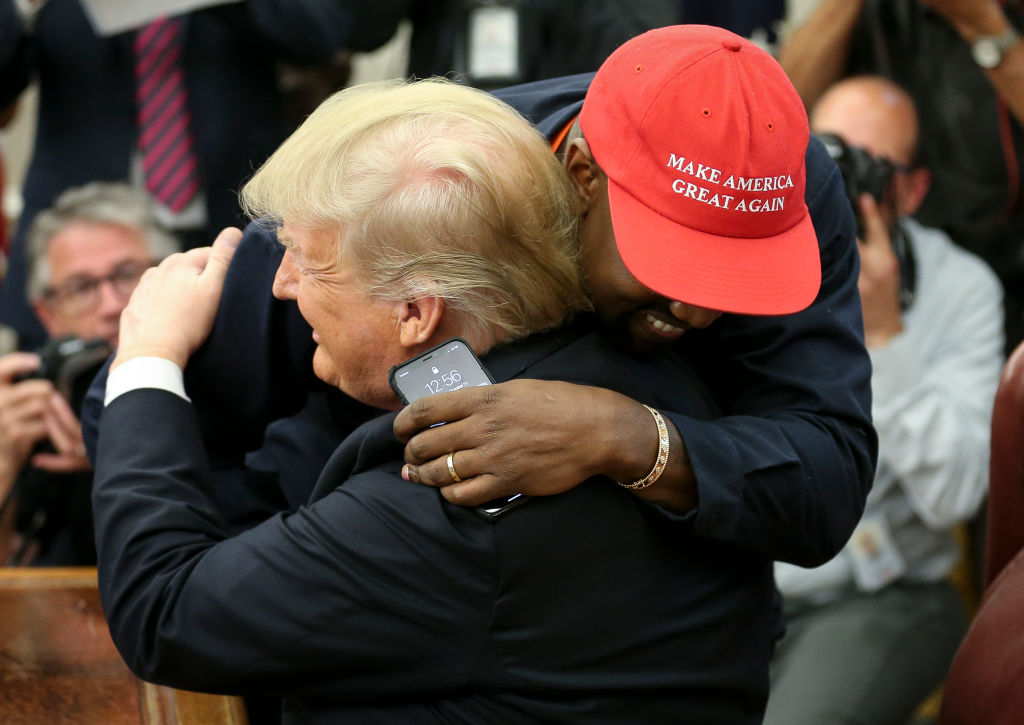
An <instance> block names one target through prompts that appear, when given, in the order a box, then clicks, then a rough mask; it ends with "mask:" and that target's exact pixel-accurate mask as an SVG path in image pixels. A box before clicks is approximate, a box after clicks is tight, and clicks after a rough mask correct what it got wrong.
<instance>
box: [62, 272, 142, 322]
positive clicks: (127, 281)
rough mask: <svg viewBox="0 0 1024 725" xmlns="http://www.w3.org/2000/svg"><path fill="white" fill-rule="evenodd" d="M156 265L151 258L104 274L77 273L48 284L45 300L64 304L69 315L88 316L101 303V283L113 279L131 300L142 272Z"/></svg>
mask: <svg viewBox="0 0 1024 725" xmlns="http://www.w3.org/2000/svg"><path fill="white" fill-rule="evenodd" d="M154 264H155V263H154V262H151V261H131V262H122V263H121V264H119V265H117V266H116V267H114V269H113V270H111V271H110V272H109V273H108V274H106V275H104V276H102V277H93V276H91V275H87V274H76V275H75V276H73V277H70V278H68V279H67V280H66V281H64V282H61V283H60V284H59V285H56V286H53V287H47V288H46V289H45V290H44V291H43V299H44V300H46V301H48V302H50V303H51V304H53V305H55V306H58V307H61V308H62V309H63V311H64V312H65V313H66V314H68V315H85V314H88V313H90V312H92V311H93V310H95V309H96V307H97V306H98V305H99V303H100V286H101V285H102V284H103V283H104V282H109V283H110V285H111V287H113V288H114V292H116V293H117V294H118V296H119V297H121V298H123V299H127V298H128V297H130V296H131V293H132V291H133V290H134V289H135V285H137V284H138V283H139V279H140V278H141V277H142V275H143V274H145V272H146V270H147V269H149V268H150V267H152V266H153V265H154Z"/></svg>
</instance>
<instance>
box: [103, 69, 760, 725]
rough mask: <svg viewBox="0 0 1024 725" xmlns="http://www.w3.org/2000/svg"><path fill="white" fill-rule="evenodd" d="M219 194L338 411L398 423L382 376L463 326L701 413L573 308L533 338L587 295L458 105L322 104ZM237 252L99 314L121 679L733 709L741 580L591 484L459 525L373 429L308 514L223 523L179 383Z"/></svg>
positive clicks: (453, 95)
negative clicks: (312, 345) (255, 226)
mask: <svg viewBox="0 0 1024 725" xmlns="http://www.w3.org/2000/svg"><path fill="white" fill-rule="evenodd" d="M243 197H244V199H245V202H246V205H247V206H248V208H249V209H250V210H251V211H252V212H254V213H258V214H260V215H262V216H263V218H266V219H269V220H271V221H272V222H273V223H275V224H279V225H280V228H279V232H278V233H279V236H280V238H281V241H282V243H283V244H284V246H285V249H286V252H285V254H284V258H283V259H282V261H281V264H280V266H279V267H278V269H277V273H276V277H275V281H274V294H275V296H277V297H279V298H281V299H288V300H295V301H296V302H297V304H298V308H299V310H300V311H301V313H302V315H303V317H304V318H305V319H306V320H307V321H308V322H309V324H310V326H311V327H312V336H313V340H314V341H315V342H316V344H317V347H316V351H315V354H314V357H313V367H314V370H315V372H316V374H317V376H318V377H319V378H320V379H322V380H324V381H326V382H328V383H330V384H331V385H333V386H336V387H338V388H340V389H342V390H343V391H344V392H346V393H348V394H349V395H352V396H354V397H355V398H357V399H358V400H360V401H362V402H365V403H369V404H371V405H374V406H378V407H384V408H391V409H394V408H397V407H398V405H399V403H398V400H397V399H396V398H395V396H394V394H393V393H392V391H391V390H390V389H389V388H388V385H387V383H386V382H385V381H386V378H387V371H388V369H389V367H390V366H392V365H394V364H396V363H399V362H401V361H402V360H404V359H405V358H407V357H409V356H410V355H414V354H416V353H419V352H421V351H423V350H426V349H429V348H430V347H432V346H434V345H436V344H437V343H439V342H441V341H444V340H445V339H447V338H449V337H451V336H453V335H461V336H464V337H465V338H466V339H468V340H469V342H470V343H471V345H472V346H473V347H474V348H475V349H476V351H477V352H479V353H487V354H486V356H485V358H484V362H485V364H486V365H487V367H488V369H489V370H490V372H491V374H492V375H493V376H494V378H495V379H496V380H499V381H500V380H507V379H509V378H510V377H515V376H518V375H528V376H531V377H539V378H555V379H568V380H573V381H575V382H578V383H588V382H595V381H596V380H598V379H600V380H601V381H602V383H603V384H611V385H612V386H613V387H614V388H615V389H617V390H620V391H621V392H623V393H625V394H627V395H630V396H633V397H635V398H637V399H638V400H641V401H643V402H644V403H645V404H648V405H651V406H661V405H665V404H668V403H669V402H671V404H672V405H673V406H676V408H677V409H678V407H679V406H680V405H682V406H683V407H684V408H685V409H687V410H688V412H690V414H691V415H694V416H696V417H708V416H711V415H714V414H715V408H714V405H713V403H711V402H710V399H709V398H707V396H706V393H705V391H704V390H703V388H702V386H701V385H700V384H699V383H697V382H696V381H695V379H694V378H693V375H692V373H691V372H690V371H689V369H688V368H687V367H686V366H685V364H684V363H682V362H681V361H680V360H679V359H677V358H670V357H668V356H662V357H658V358H654V359H650V360H637V359H634V358H631V357H629V356H627V355H625V354H624V353H622V352H619V351H618V350H617V349H616V348H615V347H614V346H613V345H611V344H610V343H608V342H607V341H606V340H605V339H604V338H603V337H602V336H600V335H599V334H597V333H596V332H595V331H594V328H595V323H594V320H593V319H592V318H591V317H590V316H588V315H583V316H581V317H578V318H577V319H576V320H574V321H572V322H570V323H569V324H568V325H564V326H562V327H561V328H559V329H556V330H553V331H552V330H551V329H550V328H553V327H555V326H557V325H560V324H562V323H564V322H565V321H566V320H568V319H569V318H570V317H572V316H573V314H574V313H576V312H579V311H580V310H581V309H583V308H586V307H587V306H588V302H587V300H586V298H585V296H584V295H583V293H582V290H581V287H580V284H579V276H578V272H577V269H576V266H575V242H576V239H575V235H576V229H575V221H574V219H575V214H574V213H573V206H572V195H571V187H570V185H569V183H568V180H567V179H566V177H565V175H564V174H563V172H562V171H561V170H560V168H559V166H558V162H557V161H556V159H555V157H554V156H552V155H551V154H550V151H548V149H547V148H546V146H545V144H544V142H543V140H542V138H541V137H540V136H539V135H538V134H537V133H536V132H535V131H533V130H532V129H530V127H529V126H528V124H526V122H525V121H524V120H523V119H522V118H520V117H518V116H517V115H516V114H515V113H514V112H513V111H511V109H508V108H507V107H506V106H504V105H503V104H501V103H500V102H498V101H496V100H494V99H492V98H489V97H487V96H485V95H483V94H482V93H481V92H480V91H475V90H472V89H468V88H464V87H459V86H455V85H452V84H449V83H444V82H424V83H417V84H412V85H397V86H396V85H389V84H386V85H383V86H373V87H369V88H360V89H355V90H351V91H347V92H343V93H342V94H340V95H338V96H336V97H334V98H332V99H331V100H329V101H328V102H326V103H325V104H324V105H323V106H322V107H321V108H320V109H319V110H318V111H317V112H316V113H314V114H313V115H312V116H311V117H310V118H309V119H308V120H307V122H306V123H305V124H304V125H303V126H302V127H301V128H300V129H299V130H298V131H297V132H296V133H295V134H294V135H293V136H292V137H291V138H290V139H289V140H288V141H286V142H285V144H284V145H283V146H282V147H281V148H280V149H279V150H278V152H277V153H275V154H274V156H272V157H271V159H270V160H269V161H268V162H267V164H266V165H265V166H264V167H263V168H262V169H261V170H260V171H259V172H258V173H257V174H256V176H255V177H254V178H253V179H252V181H251V182H250V183H249V184H248V185H247V186H246V187H245V190H244V192H243ZM238 240H239V232H238V231H237V230H227V231H225V232H224V233H222V235H221V236H220V237H219V238H218V240H217V241H216V242H215V244H214V246H213V247H212V249H204V250H194V251H192V252H189V253H187V254H185V255H178V256H176V257H173V258H171V259H170V260H168V261H167V262H166V263H164V264H162V265H161V266H160V267H159V268H157V270H155V271H154V272H153V273H151V274H150V275H148V276H147V278H146V279H145V280H144V281H143V284H142V285H141V286H140V288H139V289H138V291H137V293H136V294H135V295H134V296H133V298H132V301H131V303H130V304H129V306H128V308H127V309H126V311H125V313H124V315H123V317H122V327H121V345H120V348H119V350H118V353H117V356H116V358H115V361H114V364H113V366H112V371H111V374H110V378H109V381H108V385H107V398H108V403H107V407H106V410H105V412H104V415H103V419H102V421H101V430H100V444H99V454H98V456H99V457H98V463H97V471H98V476H97V483H96V487H95V494H94V503H95V509H96V516H97V542H98V548H99V556H100V564H99V572H100V588H101V595H102V597H103V604H104V611H105V613H106V614H107V617H108V620H109V622H110V626H111V632H112V634H113V636H114V640H115V642H116V644H117V646H118V648H119V650H120V651H121V653H122V655H123V656H124V657H125V659H126V661H127V662H128V663H129V665H130V666H131V667H132V669H133V670H134V671H135V672H136V673H138V674H139V675H141V676H143V677H145V678H147V679H151V680H154V681H157V682H162V683H167V684H172V685H176V686H179V687H184V688H190V689H201V690H211V691H220V692H235V693H251V692H255V691H259V692H261V693H264V694H280V695H282V696H284V697H285V698H286V702H285V713H286V719H287V720H288V721H289V722H298V721H302V722H324V723H327V722H341V721H360V722H365V721H370V720H374V721H386V722H410V723H424V722H435V721H437V722H440V721H444V722H451V721H461V722H503V723H512V722H537V721H543V722H556V721H562V722H587V723H599V722H622V721H624V720H628V721H629V722H638V723H639V722H652V723H661V722H670V721H675V720H680V719H682V720H686V721H689V722H715V723H755V722H757V721H758V720H759V718H760V713H761V709H762V707H763V701H764V690H765V685H766V682H765V679H766V673H767V661H768V657H769V655H770V651H771V641H772V638H773V636H774V633H775V627H776V617H775V613H774V611H773V608H772V606H771V602H772V584H771V571H770V566H769V564H768V563H767V561H765V560H763V559H760V558H757V557H751V556H748V555H744V554H742V553H740V552H738V551H736V549H735V548H734V547H731V546H728V545H716V544H714V543H709V542H701V541H699V540H698V539H696V538H695V535H694V532H693V530H692V527H691V526H690V525H689V523H688V522H687V521H678V520H670V519H668V518H665V517H662V516H661V515H657V514H654V510H653V509H652V508H651V507H650V506H649V505H648V504H645V503H644V502H642V501H639V500H638V499H636V498H635V497H633V496H632V495H630V493H629V492H628V491H626V490H625V489H624V488H622V487H619V486H615V485H611V484H610V482H609V481H607V480H594V481H591V482H588V483H585V484H583V485H580V486H577V487H575V488H573V489H572V490H571V491H569V492H567V493H565V494H564V495H562V496H557V497H548V498H544V499H540V500H536V501H532V502H531V503H530V505H528V506H524V507H520V508H518V509H516V511H515V514H514V515H510V516H505V517H500V518H498V519H497V520H485V519H484V518H482V517H480V516H478V515H477V514H476V513H475V512H474V511H473V510H470V509H466V508H462V507H459V506H456V505H453V504H451V503H449V502H447V501H445V500H444V498H442V497H441V496H439V495H438V493H437V492H436V491H435V490H433V489H431V488H429V487H426V486H421V485H419V484H415V483H411V482H407V481H403V480H402V479H401V477H400V475H399V471H400V468H401V463H402V449H401V446H400V445H399V444H398V443H397V442H396V441H395V440H394V437H393V434H392V428H391V427H392V423H393V417H394V416H393V415H385V416H382V417H380V418H378V419H376V420H374V421H372V422H371V423H369V424H367V425H365V426H363V427H362V428H361V429H359V430H358V431H356V433H354V434H353V435H352V436H351V437H350V438H349V439H348V440H347V441H346V442H345V443H343V444H342V446H341V447H340V448H339V449H338V451H336V453H335V455H334V456H333V457H332V459H331V461H330V462H329V463H328V465H327V467H326V468H325V469H324V471H323V472H322V474H321V476H320V480H319V481H318V483H317V485H316V488H315V490H314V492H313V495H312V497H311V501H310V503H309V505H307V506H304V507H301V508H299V509H298V510H297V511H296V512H294V513H292V514H282V515H278V516H275V517H273V518H271V519H270V520H269V521H266V522H264V523H263V524H261V525H259V526H257V527H255V528H253V529H251V530H249V531H247V532H245V533H244V534H242V535H239V536H236V537H233V538H232V537H229V536H228V535H227V533H226V531H225V527H224V523H223V521H222V520H221V519H220V518H219V516H218V515H217V513H216V510H215V508H214V507H213V505H212V502H211V499H210V495H209V492H208V490H207V483H208V473H207V464H206V456H205V454H204V451H203V446H202V443H201V440H200V437H199V430H198V425H197V422H196V419H195V417H194V413H193V411H192V410H191V405H190V403H189V402H188V400H187V398H185V397H184V389H183V386H182V375H181V368H182V367H183V366H184V365H185V363H186V362H187V361H188V359H189V357H190V356H191V355H192V353H193V352H194V351H195V350H196V349H197V348H198V347H199V345H200V344H201V343H202V341H203V340H204V338H205V337H206V336H207V334H208V333H209V330H210V326H211V324H212V321H213V319H214V315H215V312H216V308H217V304H218V302H219V299H220V297H221V291H222V290H221V288H222V284H223V280H224V278H225V276H226V272H227V267H228V264H229V262H230V260H231V258H232V256H233V254H234V251H235V248H236V246H237V244H238ZM545 330H547V332H545ZM531 333H535V334H532V335H531ZM537 333H539V334H537ZM609 379H610V380H611V382H609ZM652 414H653V416H654V418H655V419H656V420H660V414H658V413H656V412H654V411H653V410H652ZM661 425H663V423H662V424H661ZM652 514H653V515H652ZM155 522H159V523H158V524H156V523H155Z"/></svg>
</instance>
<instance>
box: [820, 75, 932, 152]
mask: <svg viewBox="0 0 1024 725" xmlns="http://www.w3.org/2000/svg"><path fill="white" fill-rule="evenodd" d="M810 122H811V130H812V131H814V132H815V133H819V134H820V133H834V134H836V135H837V136H840V137H841V138H842V139H843V140H844V141H846V143H848V144H850V145H851V146H859V147H861V148H863V149H866V150H867V151H869V152H870V153H872V154H873V155H875V156H884V157H885V158H887V159H889V160H891V161H895V162H898V163H901V164H906V165H912V164H913V162H914V160H915V159H914V155H915V152H916V150H917V134H918V122H917V111H916V110H915V109H914V101H913V100H912V99H911V98H910V96H909V95H907V92H906V91H904V90H903V89H902V88H900V87H899V86H898V85H896V84H895V83H893V82H892V81H889V80H887V79H885V78H881V77H878V76H858V77H855V78H848V79H846V80H843V81H840V82H839V83H836V84H835V85H834V86H832V87H831V88H829V89H828V91H826V92H825V95H823V96H822V97H821V100H819V101H818V103H817V105H816V106H815V107H814V109H813V110H812V111H811V117H810Z"/></svg>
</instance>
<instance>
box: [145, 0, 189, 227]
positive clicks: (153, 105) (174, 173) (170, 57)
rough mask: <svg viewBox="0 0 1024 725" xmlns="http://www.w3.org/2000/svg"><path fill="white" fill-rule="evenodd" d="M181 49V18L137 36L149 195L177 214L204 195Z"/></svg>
mask: <svg viewBox="0 0 1024 725" xmlns="http://www.w3.org/2000/svg"><path fill="white" fill-rule="evenodd" d="M181 47H182V21H181V18H166V17H164V18H159V19H157V20H154V21H153V22H152V23H150V24H149V25H146V26H145V27H143V28H140V29H139V31H138V32H137V33H136V34H135V100H136V109H137V130H138V134H139V151H140V153H141V154H142V172H143V174H144V175H145V177H146V190H147V191H148V192H149V193H150V194H152V195H153V197H154V198H155V199H156V200H157V201H159V202H160V203H162V204H163V205H164V206H166V207H167V208H168V209H170V210H171V211H173V212H175V213H177V212H180V211H181V210H182V209H183V208H185V206H186V205H187V204H188V203H189V202H190V201H191V200H192V199H193V198H194V197H195V195H196V193H197V192H198V191H199V178H198V173H197V168H196V151H195V142H194V140H193V138H192V132H191V130H190V128H189V123H190V118H189V111H188V105H187V102H186V100H187V99H186V90H185V76H184V74H183V72H182V69H181Z"/></svg>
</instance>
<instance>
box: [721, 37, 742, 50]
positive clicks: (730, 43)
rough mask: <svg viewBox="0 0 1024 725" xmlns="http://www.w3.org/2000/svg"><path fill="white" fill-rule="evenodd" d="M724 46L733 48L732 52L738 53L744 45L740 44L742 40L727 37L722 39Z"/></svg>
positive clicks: (728, 48)
mask: <svg viewBox="0 0 1024 725" xmlns="http://www.w3.org/2000/svg"><path fill="white" fill-rule="evenodd" d="M722 47H723V48H725V49H726V50H731V51H732V52H734V53H736V52H738V51H739V49H740V48H741V47H743V46H742V45H741V44H740V41H739V40H737V39H736V38H726V39H725V40H723V41H722Z"/></svg>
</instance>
